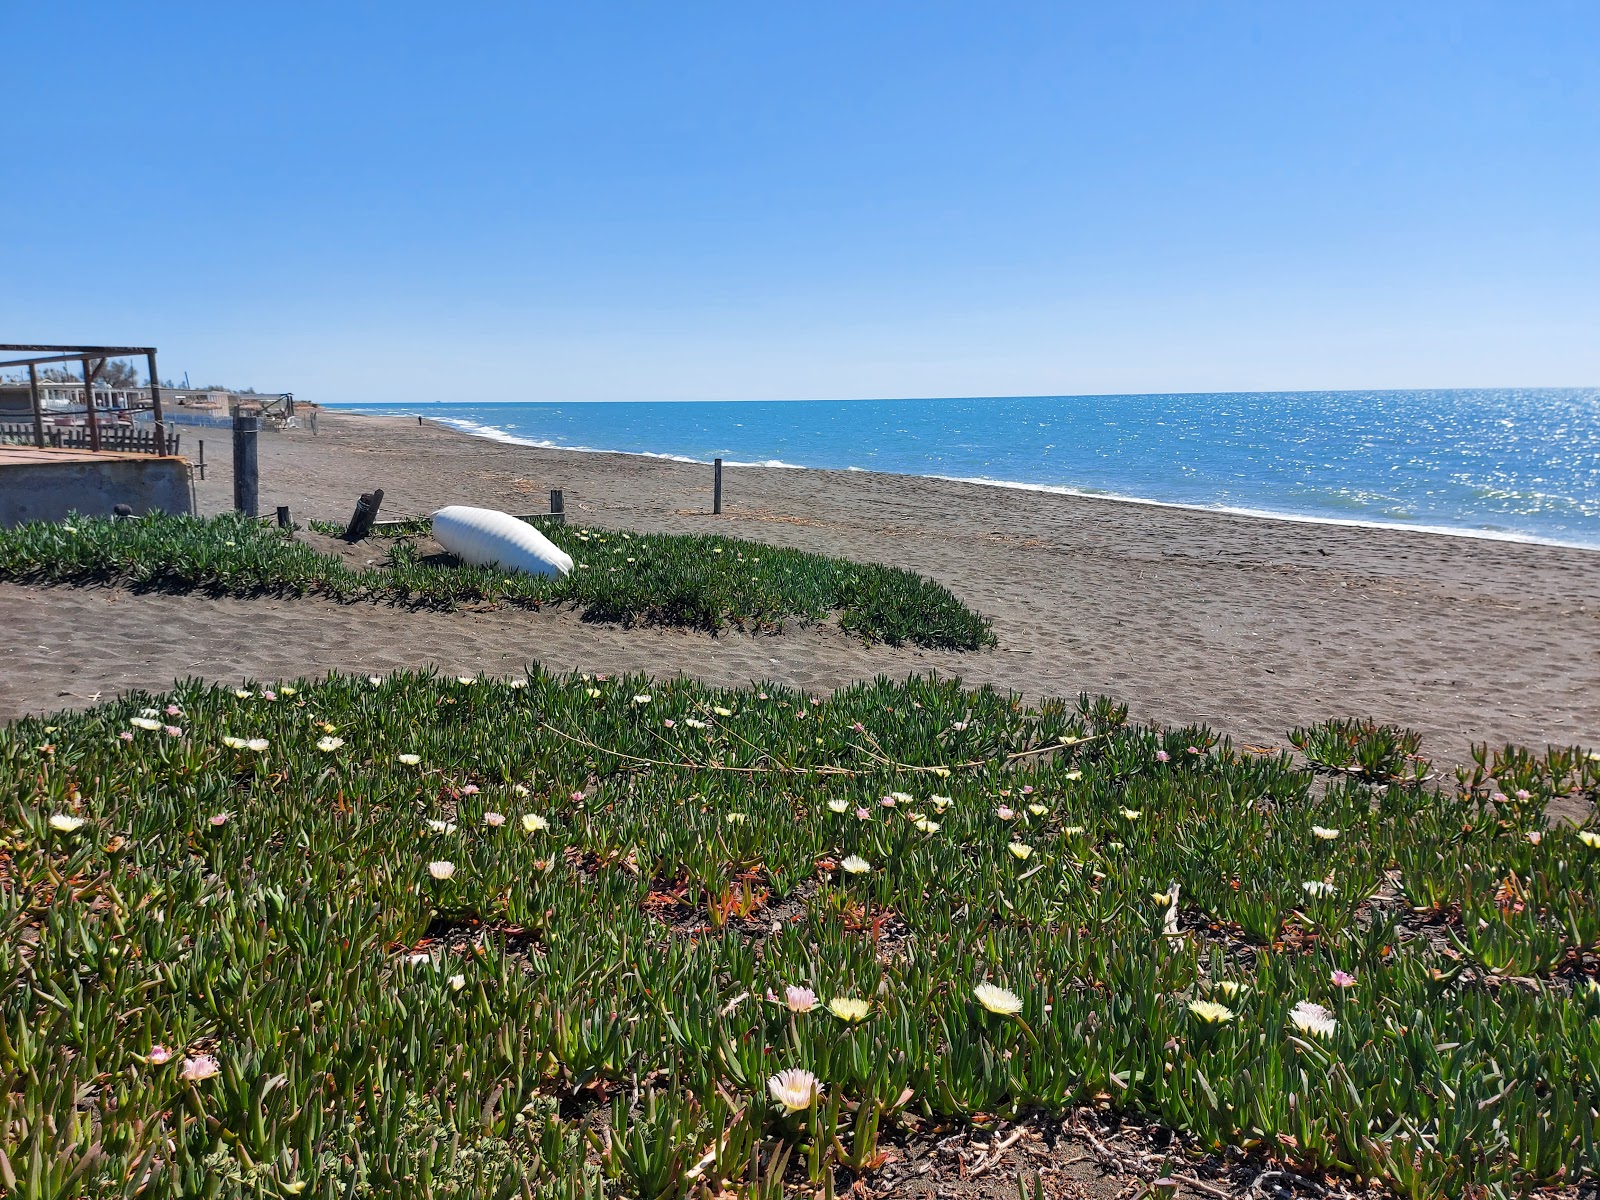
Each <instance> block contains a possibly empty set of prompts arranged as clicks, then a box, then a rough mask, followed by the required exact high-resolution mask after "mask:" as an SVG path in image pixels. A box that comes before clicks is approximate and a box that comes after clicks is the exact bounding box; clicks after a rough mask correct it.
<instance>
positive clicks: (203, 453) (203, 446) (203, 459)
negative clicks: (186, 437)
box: [195, 438, 206, 482]
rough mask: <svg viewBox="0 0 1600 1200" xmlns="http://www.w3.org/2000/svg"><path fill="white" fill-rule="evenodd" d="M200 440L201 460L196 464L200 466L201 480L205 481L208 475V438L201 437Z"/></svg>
mask: <svg viewBox="0 0 1600 1200" xmlns="http://www.w3.org/2000/svg"><path fill="white" fill-rule="evenodd" d="M199 441H200V461H199V462H198V463H196V464H195V465H196V466H197V467H199V468H200V480H201V482H204V481H205V477H206V440H205V438H200V439H199Z"/></svg>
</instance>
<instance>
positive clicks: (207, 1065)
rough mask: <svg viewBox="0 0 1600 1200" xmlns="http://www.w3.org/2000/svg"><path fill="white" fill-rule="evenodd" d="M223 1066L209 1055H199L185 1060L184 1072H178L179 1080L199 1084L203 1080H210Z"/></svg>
mask: <svg viewBox="0 0 1600 1200" xmlns="http://www.w3.org/2000/svg"><path fill="white" fill-rule="evenodd" d="M220 1070H222V1066H221V1064H220V1063H218V1062H217V1060H216V1059H215V1058H214V1057H213V1056H212V1055H209V1054H197V1055H196V1056H195V1057H193V1058H186V1059H184V1060H183V1070H181V1071H179V1072H178V1078H179V1079H182V1080H183V1081H184V1082H186V1083H198V1082H200V1080H202V1079H210V1078H211V1077H212V1076H213V1075H215V1074H216V1073H217V1072H218V1071H220Z"/></svg>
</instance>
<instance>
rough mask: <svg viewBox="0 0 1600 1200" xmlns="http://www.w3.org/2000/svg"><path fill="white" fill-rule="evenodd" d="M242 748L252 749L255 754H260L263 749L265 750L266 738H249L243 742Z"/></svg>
mask: <svg viewBox="0 0 1600 1200" xmlns="http://www.w3.org/2000/svg"><path fill="white" fill-rule="evenodd" d="M244 748H245V749H246V750H254V751H255V752H256V753H257V754H260V753H261V752H262V751H263V750H265V749H266V748H267V739H266V738H251V739H250V740H249V741H248V742H246V743H245V744H244Z"/></svg>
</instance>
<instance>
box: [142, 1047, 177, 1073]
mask: <svg viewBox="0 0 1600 1200" xmlns="http://www.w3.org/2000/svg"><path fill="white" fill-rule="evenodd" d="M171 1059H172V1051H171V1050H168V1049H167V1048H166V1047H165V1046H163V1045H160V1044H159V1043H158V1044H156V1045H154V1046H151V1047H150V1053H149V1054H147V1055H145V1061H146V1062H150V1063H154V1064H155V1065H156V1066H158V1067H159V1066H160V1065H161V1064H162V1063H164V1062H169V1061H170V1060H171Z"/></svg>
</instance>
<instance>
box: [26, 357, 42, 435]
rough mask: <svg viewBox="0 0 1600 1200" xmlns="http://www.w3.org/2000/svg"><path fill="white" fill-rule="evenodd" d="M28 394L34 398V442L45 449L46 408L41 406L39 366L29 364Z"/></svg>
mask: <svg viewBox="0 0 1600 1200" xmlns="http://www.w3.org/2000/svg"><path fill="white" fill-rule="evenodd" d="M28 394H29V396H31V397H32V399H33V444H34V445H35V446H37V447H39V449H41V450H42V449H44V410H43V409H42V408H40V407H39V368H38V367H36V366H34V365H33V364H32V363H29V364H28Z"/></svg>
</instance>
